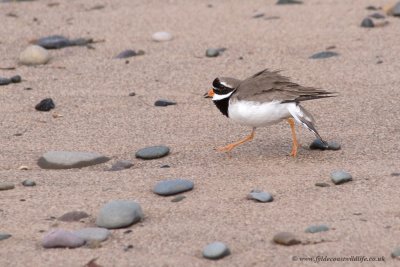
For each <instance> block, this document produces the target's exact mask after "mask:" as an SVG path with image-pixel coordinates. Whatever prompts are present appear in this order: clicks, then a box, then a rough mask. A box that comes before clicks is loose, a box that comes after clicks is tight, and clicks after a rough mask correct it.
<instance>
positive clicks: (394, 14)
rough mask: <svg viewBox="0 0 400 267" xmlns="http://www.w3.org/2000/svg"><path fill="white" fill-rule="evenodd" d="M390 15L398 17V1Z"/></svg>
mask: <svg viewBox="0 0 400 267" xmlns="http://www.w3.org/2000/svg"><path fill="white" fill-rule="evenodd" d="M392 14H393V16H400V1H399V2H397V3H396V5H395V6H394V7H393V10H392Z"/></svg>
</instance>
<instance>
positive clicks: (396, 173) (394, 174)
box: [390, 172, 400, 177]
mask: <svg viewBox="0 0 400 267" xmlns="http://www.w3.org/2000/svg"><path fill="white" fill-rule="evenodd" d="M390 175H391V176H394V177H397V176H400V172H392V173H391V174H390Z"/></svg>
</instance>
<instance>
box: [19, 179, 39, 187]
mask: <svg viewBox="0 0 400 267" xmlns="http://www.w3.org/2000/svg"><path fill="white" fill-rule="evenodd" d="M22 185H23V186H35V185H36V182H35V181H33V180H31V179H27V180H24V181H23V182H22Z"/></svg>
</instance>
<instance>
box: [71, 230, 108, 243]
mask: <svg viewBox="0 0 400 267" xmlns="http://www.w3.org/2000/svg"><path fill="white" fill-rule="evenodd" d="M73 234H75V235H76V236H79V237H80V238H82V239H84V240H85V241H86V242H89V241H100V242H102V241H105V240H107V238H108V237H109V236H110V234H111V232H110V231H109V230H108V229H105V228H99V227H89V228H83V229H80V230H77V231H75V232H73Z"/></svg>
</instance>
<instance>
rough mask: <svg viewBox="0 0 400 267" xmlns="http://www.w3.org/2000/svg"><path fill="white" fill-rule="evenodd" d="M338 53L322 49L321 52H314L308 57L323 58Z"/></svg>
mask: <svg viewBox="0 0 400 267" xmlns="http://www.w3.org/2000/svg"><path fill="white" fill-rule="evenodd" d="M338 55H339V54H338V53H336V52H333V51H322V52H318V53H315V54H314V55H312V56H311V57H310V58H311V59H323V58H330V57H335V56H338Z"/></svg>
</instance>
